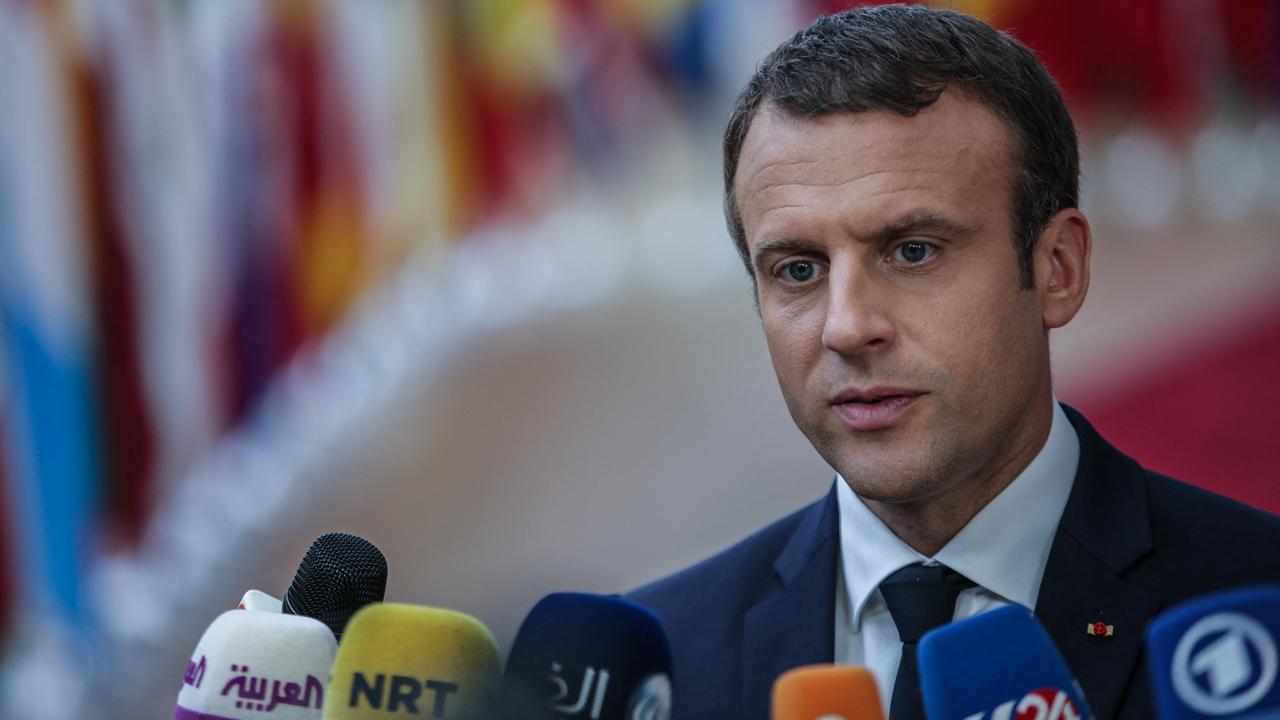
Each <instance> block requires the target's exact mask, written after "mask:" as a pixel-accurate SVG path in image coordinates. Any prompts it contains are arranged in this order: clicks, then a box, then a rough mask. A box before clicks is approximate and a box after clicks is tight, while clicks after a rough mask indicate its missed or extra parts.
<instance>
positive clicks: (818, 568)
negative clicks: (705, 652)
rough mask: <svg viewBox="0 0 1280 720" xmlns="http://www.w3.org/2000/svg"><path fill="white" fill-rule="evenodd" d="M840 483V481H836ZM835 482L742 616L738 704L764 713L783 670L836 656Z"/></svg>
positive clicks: (749, 713)
mask: <svg viewBox="0 0 1280 720" xmlns="http://www.w3.org/2000/svg"><path fill="white" fill-rule="evenodd" d="M837 482H838V481H837ZM837 516H838V512H837V509H836V495H835V486H834V485H833V486H832V490H831V492H830V493H828V494H827V497H826V498H825V499H824V500H823V501H822V502H819V503H817V504H815V505H814V506H813V508H812V509H811V510H810V511H809V513H808V514H807V515H806V516H805V518H804V519H803V520H802V521H801V523H800V525H799V526H798V527H797V528H796V531H795V533H794V534H792V536H791V539H790V540H789V541H788V543H787V545H786V547H785V548H784V549H783V551H782V553H781V554H780V555H779V556H778V560H777V562H776V563H775V564H774V571H775V574H776V578H775V580H776V584H775V585H774V586H773V587H772V588H771V589H770V591H769V592H766V594H765V595H764V596H763V598H762V599H761V601H760V602H758V603H757V604H756V605H755V606H754V607H752V608H751V609H749V610H748V611H747V613H746V615H745V616H744V618H743V627H742V631H743V635H742V638H743V640H742V699H743V705H742V707H743V708H744V709H746V713H745V714H744V717H745V718H753V717H757V716H756V715H754V714H753V713H755V712H764V713H765V714H763V715H760V716H759V717H761V718H765V717H767V716H768V715H767V712H768V708H769V706H770V698H769V696H770V693H771V692H772V689H773V682H774V680H775V679H777V677H778V675H780V674H782V673H783V672H785V671H787V670H789V669H791V668H794V667H797V666H800V665H808V664H812V663H829V662H831V661H832V660H833V659H834V656H835V646H834V643H835V594H836V586H835V582H836V580H835V577H836V573H835V571H836V559H837V556H838V553H837V551H836V550H837V547H838V545H839V542H838V537H839V533H838V530H837Z"/></svg>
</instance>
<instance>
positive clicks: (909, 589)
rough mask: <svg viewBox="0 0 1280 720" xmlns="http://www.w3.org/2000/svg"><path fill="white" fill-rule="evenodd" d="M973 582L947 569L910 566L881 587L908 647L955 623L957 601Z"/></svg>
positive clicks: (903, 640)
mask: <svg viewBox="0 0 1280 720" xmlns="http://www.w3.org/2000/svg"><path fill="white" fill-rule="evenodd" d="M973 586H974V584H973V582H972V581H971V580H969V579H968V578H966V577H965V576H963V575H961V574H960V573H958V572H956V571H955V570H952V569H951V568H949V567H946V566H945V565H908V566H907V567H904V568H902V569H901V570H899V571H897V572H895V573H893V574H892V575H890V576H889V577H887V578H885V579H884V581H883V582H881V583H880V594H881V595H882V596H884V603H885V605H886V606H888V608H889V614H890V615H891V616H893V624H894V625H896V626H898V637H899V638H900V639H901V640H902V642H904V643H915V642H919V641H920V638H921V636H923V635H924V634H925V633H927V632H929V631H930V630H933V629H934V628H936V627H940V626H942V625H946V624H947V623H949V622H951V618H952V617H953V616H954V615H955V612H956V598H957V597H959V595H960V592H961V591H962V590H965V589H966V588H971V587H973Z"/></svg>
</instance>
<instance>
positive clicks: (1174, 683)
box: [1147, 586, 1280, 720]
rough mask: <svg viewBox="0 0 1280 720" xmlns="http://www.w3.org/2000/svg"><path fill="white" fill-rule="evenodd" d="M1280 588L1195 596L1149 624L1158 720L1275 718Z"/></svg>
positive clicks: (1278, 710)
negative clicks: (1194, 598) (1185, 719)
mask: <svg viewBox="0 0 1280 720" xmlns="http://www.w3.org/2000/svg"><path fill="white" fill-rule="evenodd" d="M1277 645H1280V586H1266V587H1251V588H1242V589H1239V590H1231V591H1227V592H1222V593H1216V594H1214V595H1210V596H1208V597H1204V598H1200V599H1198V600H1192V601H1191V602H1187V603H1183V604H1182V605H1178V606H1176V607H1174V608H1173V609H1172V610H1169V611H1168V612H1165V613H1163V614H1162V615H1160V617H1158V618H1156V620H1155V622H1153V623H1151V627H1149V628H1148V629H1147V663H1148V664H1147V667H1148V668H1149V669H1150V671H1151V689H1152V690H1153V691H1154V693H1155V701H1156V712H1157V714H1158V715H1159V717H1160V718H1162V720H1183V719H1184V718H1280V682H1277V664H1278V663H1280V659H1278V656H1280V652H1277Z"/></svg>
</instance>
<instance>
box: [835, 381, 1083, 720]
mask: <svg viewBox="0 0 1280 720" xmlns="http://www.w3.org/2000/svg"><path fill="white" fill-rule="evenodd" d="M1079 462H1080V439H1079V438H1078V437H1077V436H1076V431H1075V429H1074V428H1072V427H1071V422H1070V421H1069V420H1067V416H1066V414H1064V413H1063V412H1062V408H1061V407H1060V406H1059V405H1058V403H1057V401H1056V400H1055V401H1054V403H1053V423H1052V425H1051V426H1050V428H1049V437H1048V439H1047V440H1046V441H1045V444H1044V447H1043V448H1041V449H1040V452H1039V453H1038V454H1037V455H1036V457H1035V459H1034V460H1032V461H1031V464H1030V465H1028V466H1027V468H1026V469H1025V470H1023V471H1022V474H1020V475H1018V477H1017V478H1015V479H1014V481H1013V482H1012V483H1010V484H1009V486H1008V487H1006V488H1005V489H1004V490H1003V491H1002V492H1001V493H1000V494H999V495H997V496H996V497H995V499H993V500H992V501H991V502H990V503H988V504H987V506H986V507H984V508H982V510H980V511H979V512H978V514H977V515H975V516H974V517H973V519H972V520H970V521H969V524H968V525H965V526H964V528H963V529H962V530H961V531H960V532H959V533H958V534H957V535H956V536H955V537H954V538H952V539H951V542H949V543H947V544H946V546H945V547H943V548H942V549H941V550H939V551H938V553H937V554H936V555H934V556H933V557H931V558H929V557H925V556H923V555H921V554H920V553H918V552H916V551H915V550H912V549H911V548H910V547H909V546H908V545H907V544H906V543H904V542H903V541H902V540H900V539H898V536H897V535H894V534H893V532H892V531H891V530H889V528H888V527H886V526H885V524H884V523H883V522H881V521H880V518H878V517H876V516H875V514H873V513H872V512H871V510H869V509H868V508H867V506H866V505H864V504H863V502H862V500H861V499H860V498H858V496H857V495H855V494H854V493H853V491H852V490H850V489H849V485H848V483H846V482H845V481H844V478H841V477H839V476H837V483H836V484H837V489H836V497H837V506H838V507H839V510H840V563H839V566H838V567H839V579H838V580H837V582H836V617H835V628H836V637H835V661H836V662H837V663H840V664H845V665H862V666H865V667H867V668H869V669H870V670H871V673H872V674H873V675H874V676H875V678H876V684H877V685H878V689H879V691H880V699H881V702H883V703H885V705H886V707H885V710H886V711H887V710H888V702H889V698H891V697H893V684H894V679H895V678H896V677H897V674H898V660H899V658H900V657H901V654H902V643H901V642H900V641H899V639H898V629H897V626H895V625H894V624H893V617H892V616H890V615H889V609H888V607H886V606H885V603H884V597H883V596H881V594H880V582H881V581H882V580H884V579H885V578H886V577H888V576H889V575H891V574H893V573H894V572H896V571H897V570H899V569H901V568H903V567H906V566H907V565H911V564H914V563H920V562H923V563H926V564H935V563H941V564H943V565H946V566H947V567H949V568H951V569H952V570H955V571H956V572H958V573H960V574H962V575H964V576H965V577H967V578H969V579H970V580H972V581H973V582H974V583H976V587H973V588H969V589H967V590H965V591H964V592H962V593H960V597H959V598H957V599H956V612H955V617H954V618H953V619H954V620H961V619H963V618H967V617H972V616H974V615H978V614H980V613H983V612H986V611H987V610H991V609H994V608H997V607H1000V606H1002V605H1007V604H1009V603H1017V604H1019V605H1023V606H1025V607H1027V608H1029V609H1034V608H1035V605H1036V596H1037V595H1038V594H1039V592H1040V579H1041V578H1042V577H1043V576H1044V568H1045V564H1046V563H1047V562H1048V559H1049V549H1050V547H1051V546H1052V544H1053V536H1054V533H1055V532H1056V531H1057V528H1058V521H1059V520H1060V519H1061V518H1062V511H1063V509H1065V508H1066V505H1067V497H1068V496H1069V495H1070V494H1071V485H1072V483H1073V482H1074V480H1075V476H1076V466H1077V465H1078V464H1079Z"/></svg>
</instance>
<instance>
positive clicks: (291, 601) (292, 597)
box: [281, 532, 387, 638]
mask: <svg viewBox="0 0 1280 720" xmlns="http://www.w3.org/2000/svg"><path fill="white" fill-rule="evenodd" d="M386 591H387V559H386V558H384V557H383V556H382V551H380V550H378V548H377V547H375V546H374V544H373V543H371V542H369V541H368V540H365V539H364V538H362V537H360V536H359V535H350V534H347V533H339V532H333V533H325V534H324V535H321V536H320V537H318V538H316V539H315V542H313V543H311V547H310V548H309V549H308V550H307V554H306V556H304V557H303V558H302V562H301V563H298V572H297V573H296V574H295V575H294V576H293V583H292V584H291V585H289V589H288V590H286V591H285V593H284V597H283V598H281V611H282V612H284V613H286V614H289V615H304V616H306V617H311V618H315V619H316V620H319V621H320V622H322V623H324V624H325V625H328V626H329V629H330V630H332V631H333V635H334V637H337V638H341V637H342V631H343V629H345V628H346V627H347V620H350V619H351V616H352V615H354V614H355V612H356V611H357V610H359V609H360V608H362V607H364V606H365V605H368V604H369V603H371V602H380V601H381V600H382V596H383V595H384V594H385V593H386Z"/></svg>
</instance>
